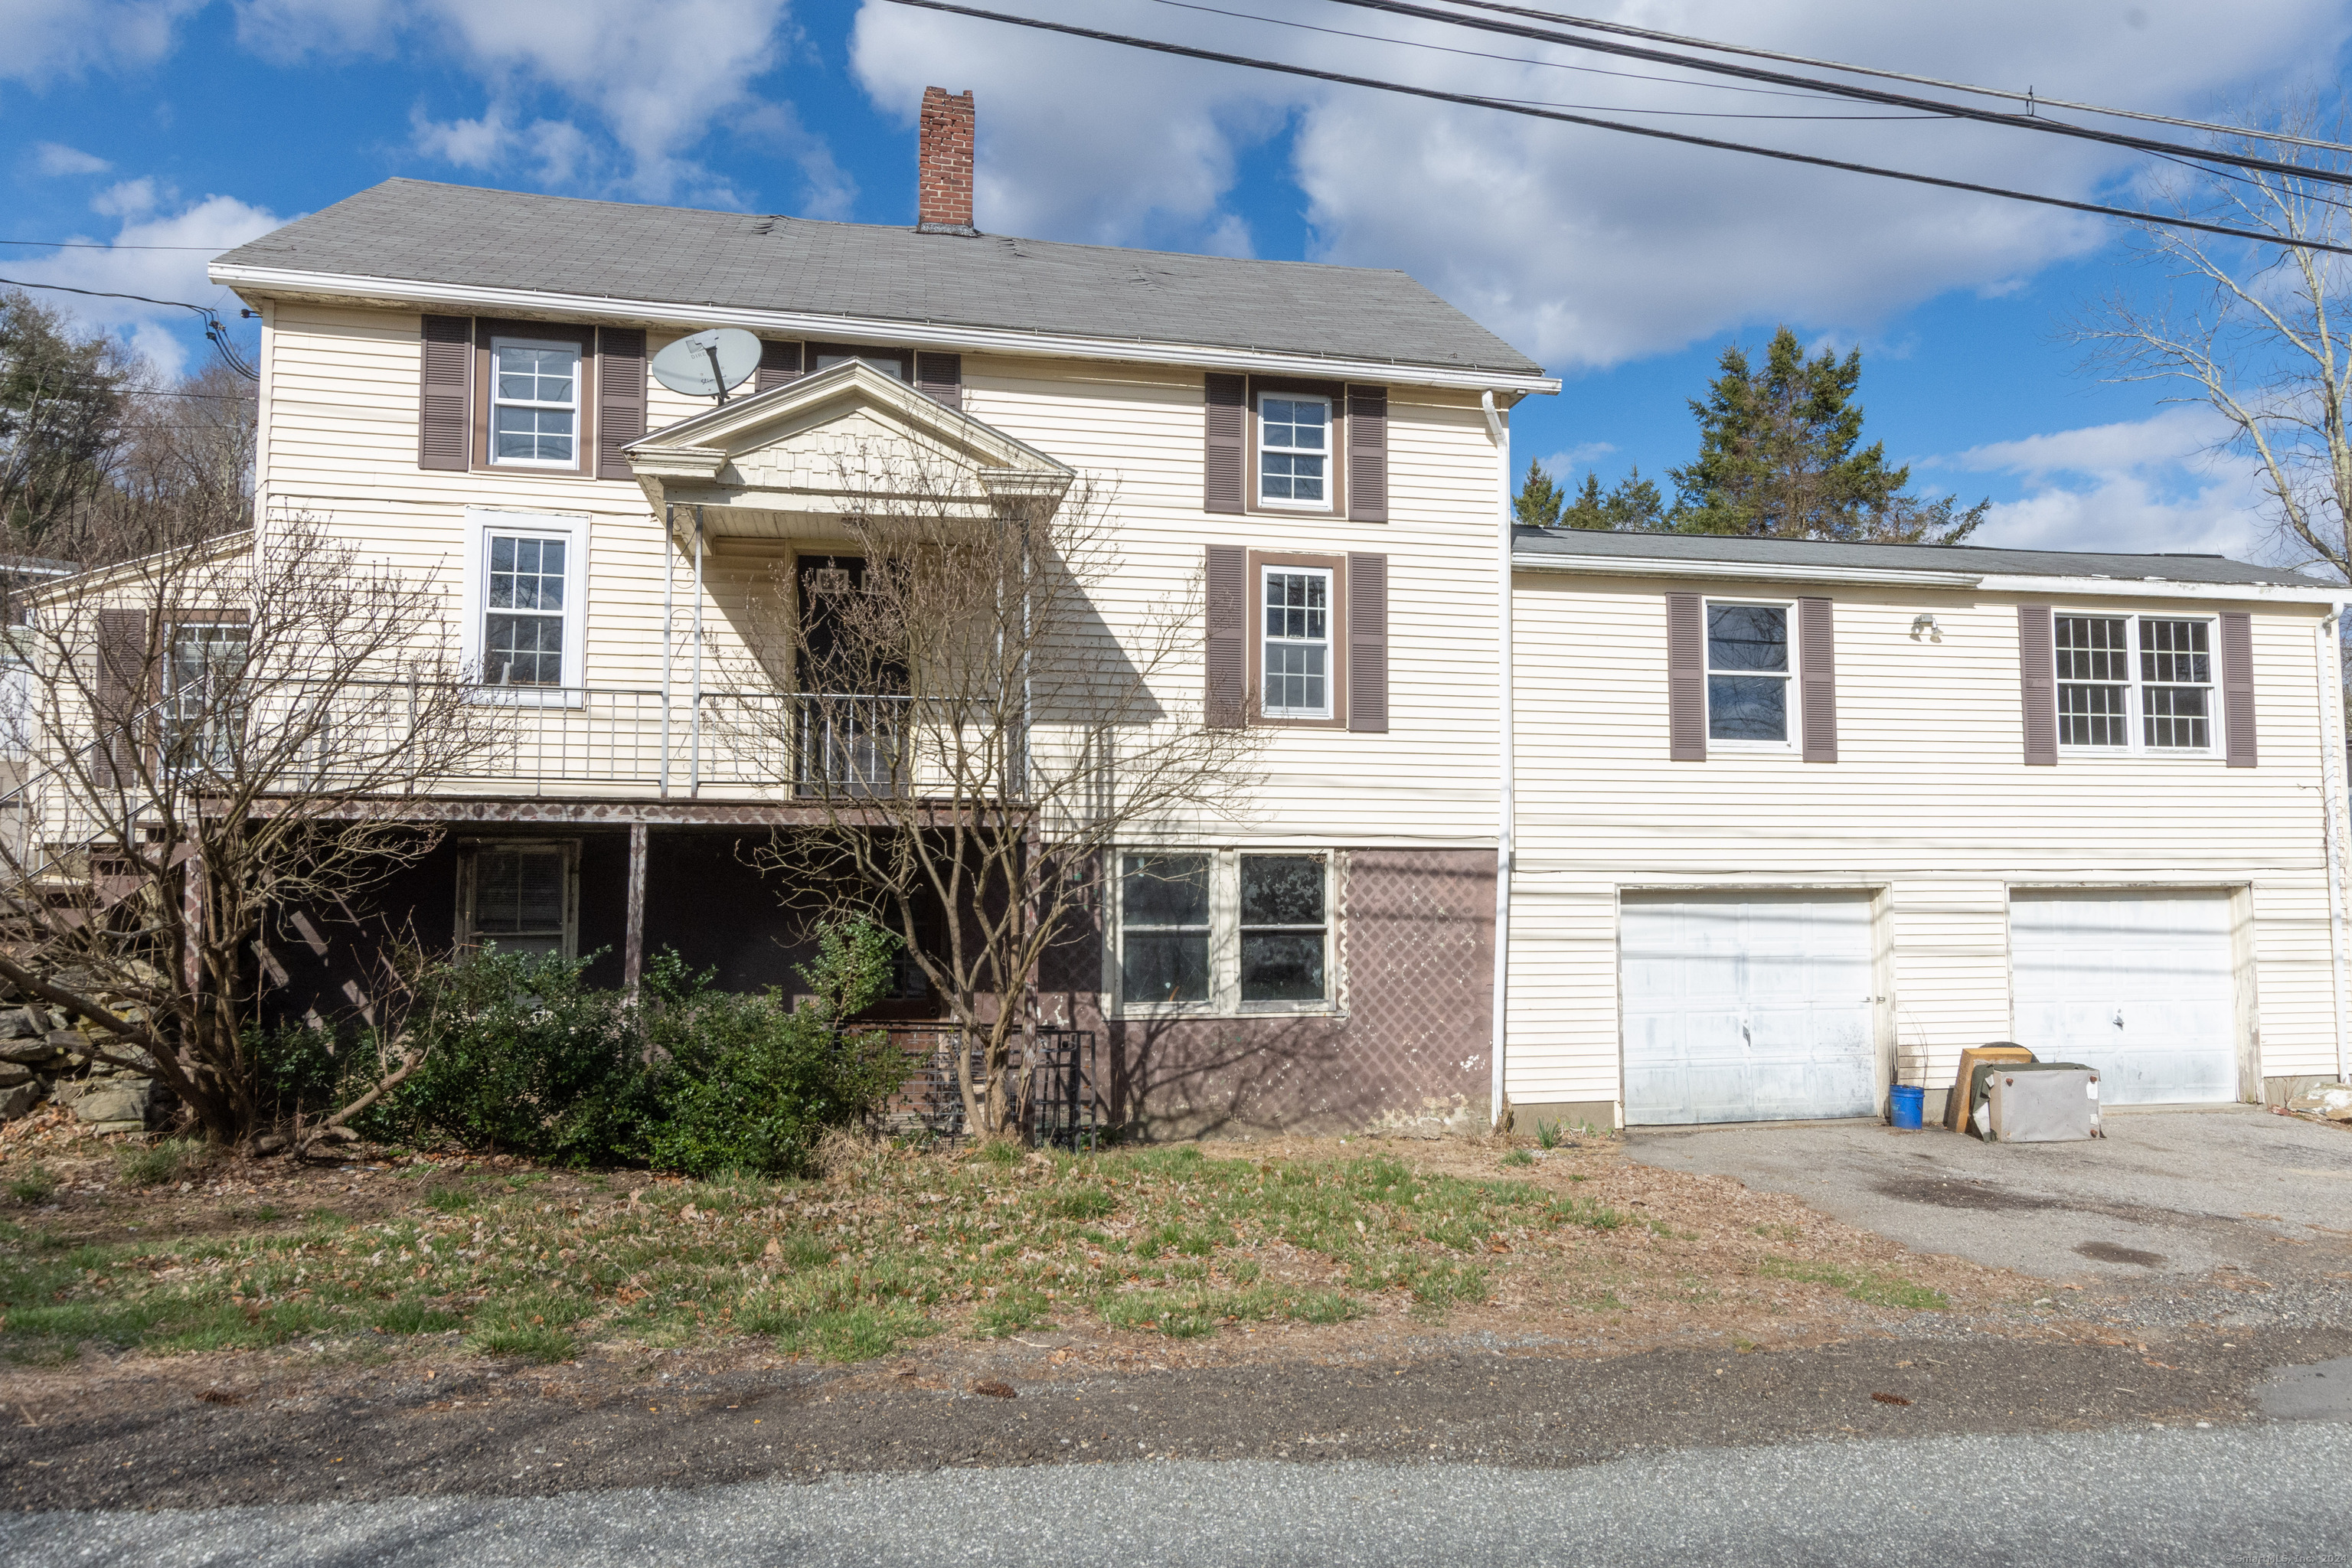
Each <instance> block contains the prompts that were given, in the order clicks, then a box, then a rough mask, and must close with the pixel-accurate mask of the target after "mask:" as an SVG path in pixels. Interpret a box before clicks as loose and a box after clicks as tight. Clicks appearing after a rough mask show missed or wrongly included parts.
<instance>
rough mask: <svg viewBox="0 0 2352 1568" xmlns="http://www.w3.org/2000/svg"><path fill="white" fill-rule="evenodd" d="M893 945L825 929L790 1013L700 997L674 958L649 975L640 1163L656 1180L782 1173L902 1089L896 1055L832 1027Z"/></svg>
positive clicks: (886, 1045) (769, 1000)
mask: <svg viewBox="0 0 2352 1568" xmlns="http://www.w3.org/2000/svg"><path fill="white" fill-rule="evenodd" d="M894 945H895V939H893V938H892V937H891V936H890V935H889V933H887V931H882V930H881V929H880V928H878V927H876V926H872V925H867V924H864V923H862V922H859V923H852V924H849V925H845V926H839V927H829V928H827V929H826V930H825V931H823V932H821V933H820V934H819V936H818V939H817V956H816V959H815V961H814V963H810V964H809V965H808V966H806V967H805V968H803V970H802V971H801V978H802V979H803V980H804V981H806V982H807V983H808V985H809V988H810V990H811V991H812V992H814V995H813V996H811V997H809V998H807V999H805V1000H803V1002H802V1004H801V1005H799V1006H798V1007H791V1006H788V1005H785V1003H784V1000H783V998H782V997H781V996H779V995H777V994H775V993H773V992H770V993H768V994H764V995H759V996H743V995H737V994H730V993H728V992H723V991H713V990H711V989H709V978H710V977H709V975H708V974H702V975H690V974H688V972H687V969H686V966H685V965H684V964H683V963H680V962H679V961H678V960H677V956H676V955H675V954H671V953H665V954H663V955H661V956H660V957H658V958H656V960H655V961H654V962H653V963H651V964H650V965H648V966H647V969H646V986H645V994H646V1037H647V1043H648V1044H649V1045H650V1046H651V1047H653V1048H654V1055H655V1058H656V1062H657V1063H658V1064H659V1065H658V1067H657V1068H656V1084H655V1088H654V1097H655V1102H656V1110H655V1115H654V1120H653V1122H652V1132H651V1138H650V1142H649V1147H648V1151H647V1152H648V1155H649V1157H650V1159H651V1162H652V1163H653V1164H655V1165H656V1166H657V1167H659V1168H661V1169H663V1170H670V1171H683V1172H685V1173H688V1174H689V1175H696V1176H709V1175H716V1174H718V1173H720V1172H722V1171H748V1172H753V1173H758V1174H761V1175H768V1176H779V1175H789V1174H793V1173H796V1172H798V1171H801V1170H803V1169H804V1168H805V1167H806V1165H807V1163H808V1160H809V1155H810V1153H811V1152H812V1151H813V1150H814V1147H815V1143H816V1139H817V1136H818V1134H819V1133H820V1132H822V1131H824V1129H825V1128H827V1127H837V1126H841V1125H843V1124H845V1123H848V1122H852V1121H858V1120H861V1119H862V1118H864V1117H866V1116H867V1115H870V1114H871V1113H873V1112H874V1111H875V1110H879V1109H880V1108H881V1106H882V1104H883V1102H884V1101H886V1100H888V1099H889V1097H890V1096H891V1095H892V1094H893V1093H895V1092H896V1091H897V1090H898V1086H899V1085H900V1084H902V1083H904V1082H905V1081H906V1078H907V1073H908V1062H907V1058H906V1055H905V1053H904V1052H903V1051H901V1050H899V1049H898V1047H895V1046H893V1045H892V1044H891V1043H890V1041H889V1038H888V1037H887V1036H886V1035H884V1034H883V1033H882V1032H881V1031H880V1030H872V1031H868V1032H864V1033H851V1032H846V1031H844V1030H843V1029H842V1028H841V1027H839V1021H840V1020H842V1019H845V1018H847V1017H849V1016H853V1015H855V1014H856V1013H858V1012H860V1011H862V1010H863V1009H864V1008H866V1006H867V1005H869V1004H871V1003H872V1002H873V1000H874V999H875V998H876V997H877V996H878V995H880V994H882V988H883V986H884V985H885V984H886V983H887V980H888V978H889V973H890V952H891V949H892V947H893V946H894Z"/></svg>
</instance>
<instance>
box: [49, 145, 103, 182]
mask: <svg viewBox="0 0 2352 1568" xmlns="http://www.w3.org/2000/svg"><path fill="white" fill-rule="evenodd" d="M33 167H34V168H35V169H37V170H38V171H39V172H40V173H42V174H47V175H49V176H50V177H51V178H56V177H58V176H59V175H63V174H104V173H106V172H107V171H108V170H109V169H111V168H112V167H114V165H113V164H111V163H108V162H107V161H106V160H105V159H103V158H101V157H100V156H98V155H97V154H96V153H85V152H83V151H82V150H81V149H80V148H79V147H68V146H67V145H66V144H65V143H64V142H35V143H34V144H33Z"/></svg>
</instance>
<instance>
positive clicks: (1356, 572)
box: [1348, 551, 1389, 735]
mask: <svg viewBox="0 0 2352 1568" xmlns="http://www.w3.org/2000/svg"><path fill="white" fill-rule="evenodd" d="M1348 728H1349V729H1350V730H1354V731H1358V732H1360V733H1362V734H1367V735H1385V734H1387V733H1388V732H1389V558H1388V557H1387V556H1385V555H1360V554H1357V553H1355V552H1352V551H1351V552H1349V555H1348Z"/></svg>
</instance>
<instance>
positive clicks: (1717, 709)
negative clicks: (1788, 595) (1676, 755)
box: [1706, 599, 1797, 752]
mask: <svg viewBox="0 0 2352 1568" xmlns="http://www.w3.org/2000/svg"><path fill="white" fill-rule="evenodd" d="M1795 609H1796V606H1795V605H1792V604H1790V603H1788V602H1787V601H1785V600H1783V601H1777V602H1776V601H1769V600H1766V601H1753V600H1728V599H1709V600H1708V601H1707V602H1706V739H1707V744H1708V746H1709V747H1710V748H1713V747H1716V746H1722V747H1725V748H1727V749H1730V750H1735V751H1738V750H1747V751H1771V752H1781V751H1788V750H1790V748H1791V747H1792V746H1793V745H1794V744H1795V737H1796V734H1797V723H1796V717H1797V715H1796V707H1797V684H1796V679H1795V673H1796V660H1795V658H1794V655H1795V642H1794V636H1793V633H1794V629H1795V626H1796V616H1795V614H1794V612H1795Z"/></svg>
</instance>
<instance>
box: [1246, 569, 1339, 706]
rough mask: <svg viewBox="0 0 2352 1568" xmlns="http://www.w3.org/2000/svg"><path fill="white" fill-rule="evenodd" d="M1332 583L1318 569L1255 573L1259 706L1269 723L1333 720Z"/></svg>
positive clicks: (1324, 572)
mask: <svg viewBox="0 0 2352 1568" xmlns="http://www.w3.org/2000/svg"><path fill="white" fill-rule="evenodd" d="M1331 578H1332V574H1331V573H1330V572H1329V571H1328V569H1326V568H1324V567H1319V566H1262V567H1260V568H1259V569H1258V600H1259V605H1260V609H1261V612H1262V614H1263V616H1264V636H1263V637H1262V638H1261V639H1260V642H1259V645H1258V646H1259V654H1258V658H1259V660H1260V671H1261V674H1260V680H1259V686H1260V692H1259V703H1258V706H1259V710H1260V711H1261V712H1263V713H1264V714H1265V717H1267V718H1269V719H1328V718H1329V717H1331V673H1332V671H1331Z"/></svg>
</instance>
